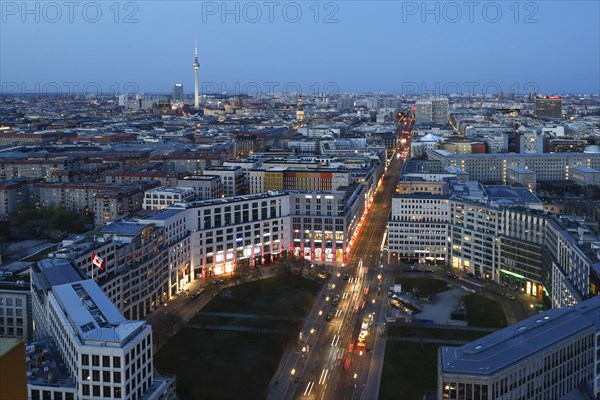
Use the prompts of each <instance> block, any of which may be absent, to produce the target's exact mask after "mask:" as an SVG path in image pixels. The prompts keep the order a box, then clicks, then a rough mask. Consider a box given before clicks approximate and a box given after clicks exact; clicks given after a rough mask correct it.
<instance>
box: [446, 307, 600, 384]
mask: <svg viewBox="0 0 600 400" xmlns="http://www.w3.org/2000/svg"><path fill="white" fill-rule="evenodd" d="M586 329H593V330H595V331H598V330H600V296H594V297H592V298H591V299H589V300H586V301H584V302H581V303H579V304H577V305H575V306H573V307H566V308H559V309H552V310H549V311H546V312H544V313H542V314H538V315H536V316H533V317H531V318H528V319H526V320H524V321H521V322H517V323H516V324H514V325H511V326H509V327H508V328H504V329H502V330H499V331H497V332H494V333H492V334H490V335H488V336H485V337H483V338H481V339H478V340H475V341H473V342H471V343H468V344H466V345H464V346H462V347H447V346H442V347H440V350H439V352H440V355H441V357H440V361H441V363H442V365H441V366H440V369H441V371H442V372H443V373H446V374H465V375H485V376H488V375H493V374H495V373H497V372H499V371H501V370H503V369H505V368H510V367H512V366H514V364H515V363H517V362H519V361H521V360H523V359H525V358H527V357H530V356H532V355H534V354H536V353H539V352H541V351H543V350H544V349H546V348H548V347H551V346H552V345H554V344H556V343H558V342H561V341H562V340H565V339H566V338H568V337H569V336H572V335H575V334H577V333H579V332H581V331H584V330H586Z"/></svg>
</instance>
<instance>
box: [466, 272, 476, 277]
mask: <svg viewBox="0 0 600 400" xmlns="http://www.w3.org/2000/svg"><path fill="white" fill-rule="evenodd" d="M467 275H468V276H470V277H471V278H474V277H475V274H474V273H472V272H469V273H468V274H467Z"/></svg>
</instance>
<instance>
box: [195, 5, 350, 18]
mask: <svg viewBox="0 0 600 400" xmlns="http://www.w3.org/2000/svg"><path fill="white" fill-rule="evenodd" d="M339 11H340V5H339V3H338V2H334V1H327V2H317V1H313V2H310V1H286V2H280V1H262V2H257V1H203V2H202V23H212V22H219V23H223V24H225V23H236V24H239V23H246V24H257V23H270V24H273V23H290V24H296V23H299V22H301V21H302V22H313V23H315V24H337V23H339V18H338V17H339Z"/></svg>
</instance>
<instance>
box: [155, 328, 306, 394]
mask: <svg viewBox="0 0 600 400" xmlns="http://www.w3.org/2000/svg"><path fill="white" fill-rule="evenodd" d="M294 337H295V336H294ZM290 339H292V338H290V337H286V336H279V335H261V334H258V333H248V332H219V331H208V330H201V329H192V328H183V329H182V330H180V331H179V332H178V333H177V334H176V335H175V336H174V337H173V338H172V339H171V340H170V341H169V342H168V343H167V344H166V345H165V346H163V347H162V348H161V349H160V351H159V352H158V353H157V354H156V355H155V358H154V365H155V366H156V368H157V369H158V370H159V371H160V372H161V373H169V374H175V375H176V376H177V395H178V396H179V398H180V399H183V400H186V399H215V400H217V399H240V400H241V399H244V400H246V399H260V398H264V397H265V392H266V389H267V385H268V383H269V381H270V379H271V377H272V376H273V374H274V373H275V371H276V370H277V367H278V365H279V360H280V358H281V356H282V355H283V351H284V349H285V347H286V344H287V343H288V342H289V341H290ZM292 340H293V339H292Z"/></svg>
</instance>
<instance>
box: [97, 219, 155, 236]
mask: <svg viewBox="0 0 600 400" xmlns="http://www.w3.org/2000/svg"><path fill="white" fill-rule="evenodd" d="M146 226H148V225H144V224H137V223H134V222H124V221H113V222H111V223H109V224H108V225H106V226H105V227H104V228H102V233H108V234H111V233H112V234H116V235H125V236H135V235H137V234H138V233H140V232H141V231H142V229H144V228H145V227H146Z"/></svg>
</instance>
